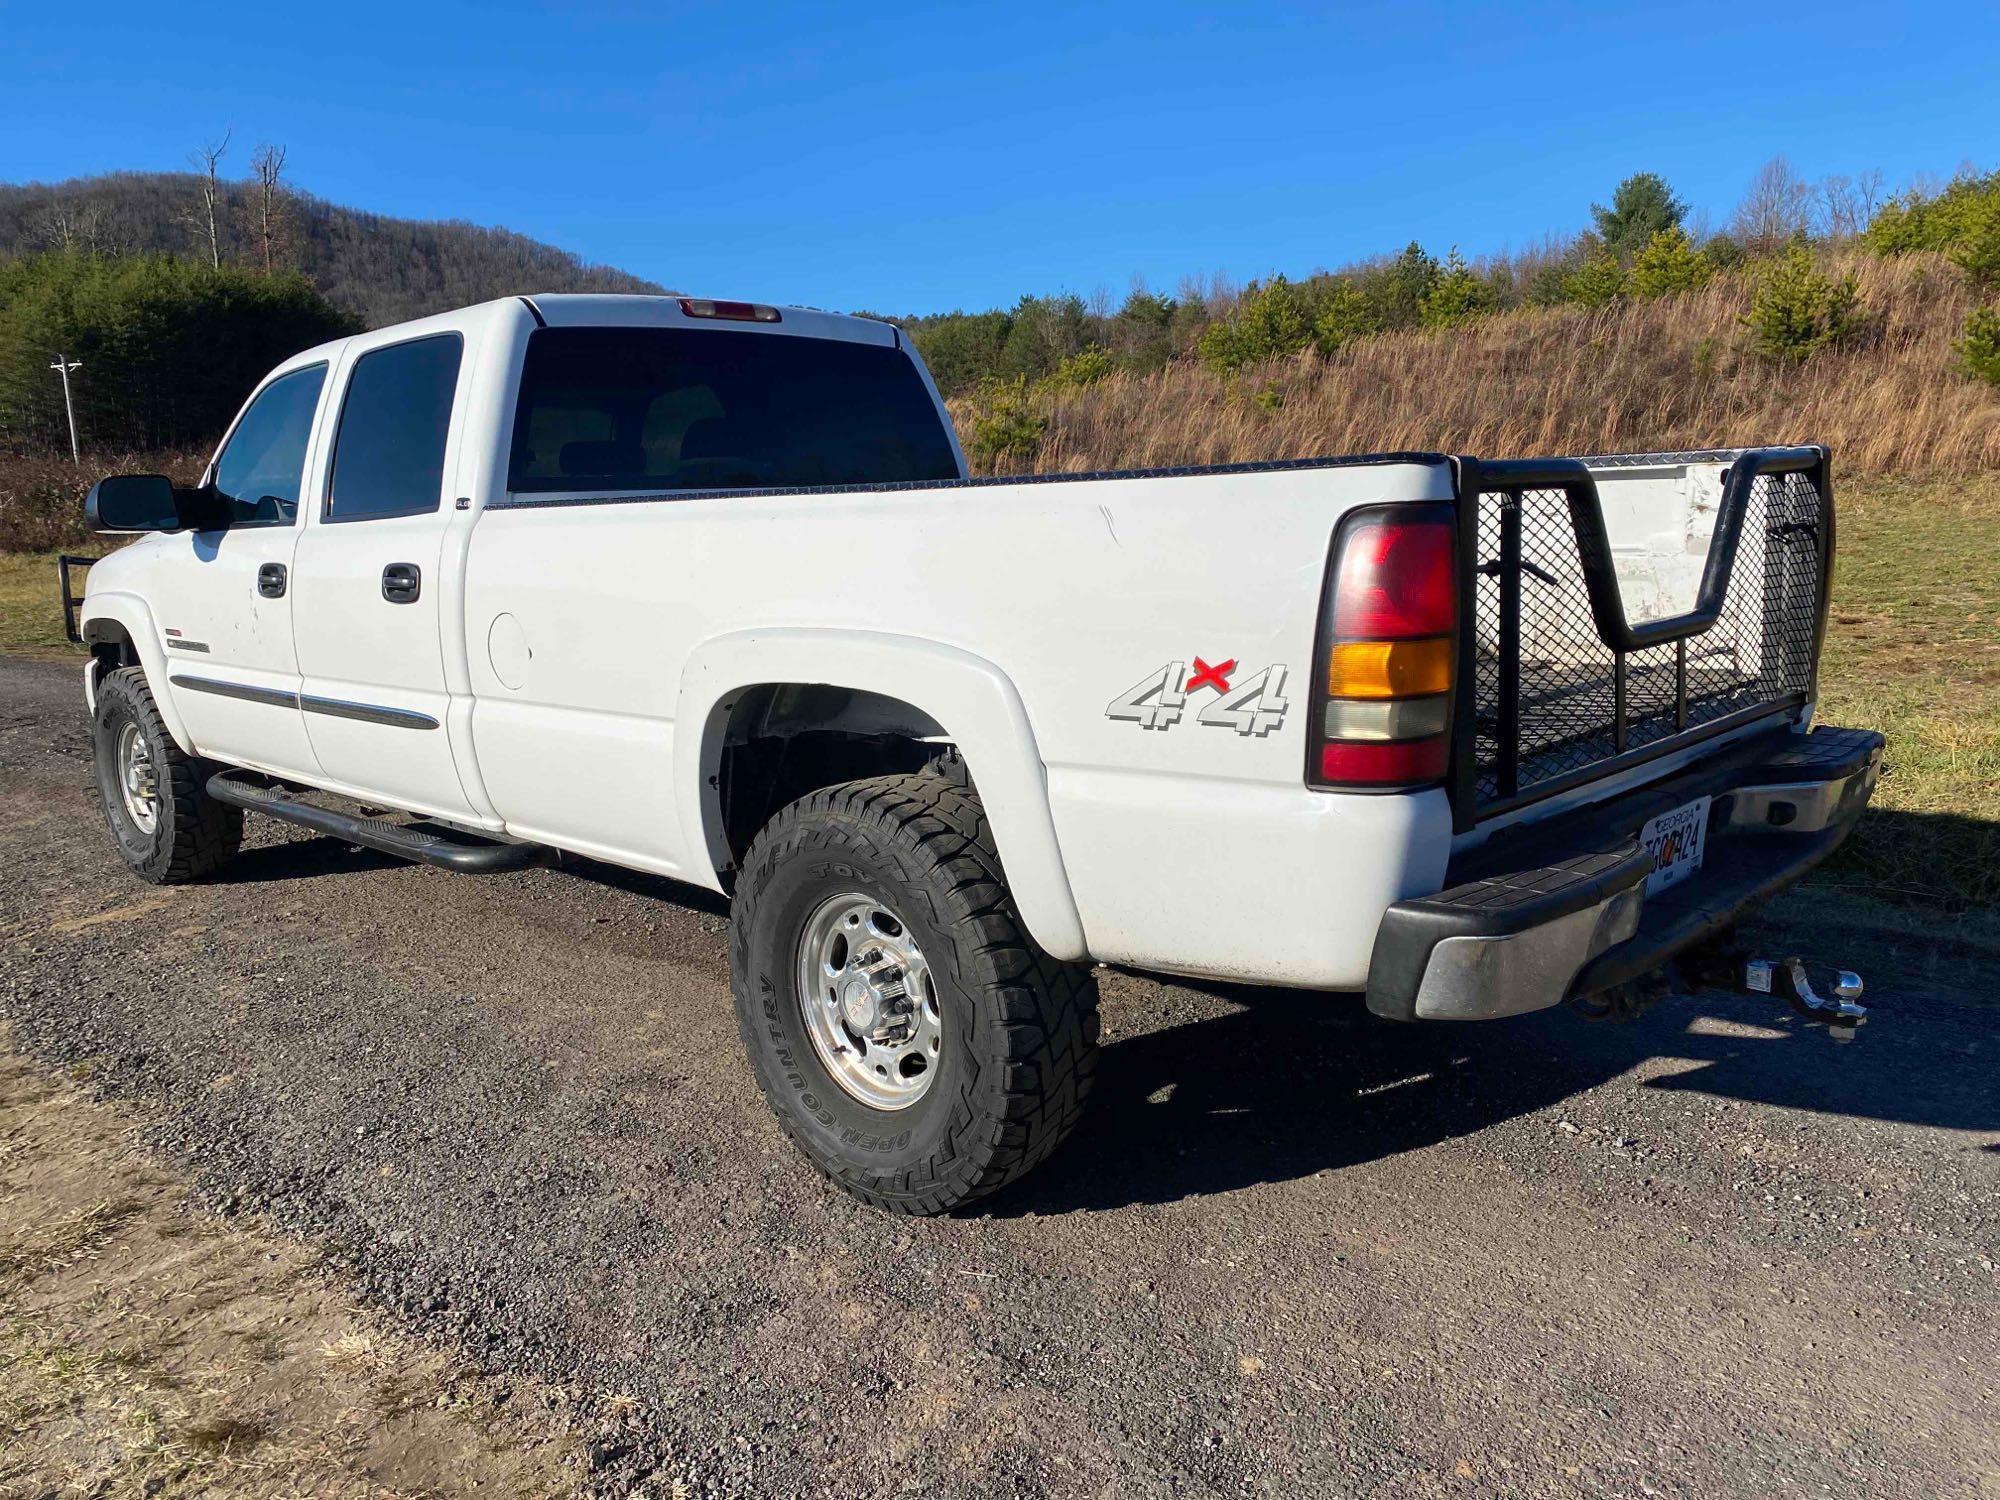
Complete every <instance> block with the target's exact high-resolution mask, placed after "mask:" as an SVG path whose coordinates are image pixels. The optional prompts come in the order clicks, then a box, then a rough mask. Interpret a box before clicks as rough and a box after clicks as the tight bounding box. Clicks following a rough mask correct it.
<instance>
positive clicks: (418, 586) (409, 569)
mask: <svg viewBox="0 0 2000 1500" xmlns="http://www.w3.org/2000/svg"><path fill="white" fill-rule="evenodd" d="M423 587H424V575H423V573H422V572H421V571H419V569H418V567H417V565H416V564H415V563H390V564H389V566H388V567H386V568H384V569H383V570H382V597H383V598H384V599H387V600H388V601H389V602H390V603H391V604H415V603H416V602H417V595H418V594H420V593H422V592H423Z"/></svg>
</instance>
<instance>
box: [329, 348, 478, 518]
mask: <svg viewBox="0 0 2000 1500" xmlns="http://www.w3.org/2000/svg"><path fill="white" fill-rule="evenodd" d="M464 349H465V343H464V340H462V339H460V338H459V336H458V335H457V334H455V333H446V334H439V335H438V336H437V337H435V338H427V339H412V340H410V342H409V343H407V344H391V345H389V346H388V347H387V348H385V349H371V350H370V351H369V352H368V353H366V354H364V355H362V356H361V357H360V358H359V359H357V360H356V361H355V362H354V373H353V374H352V375H350V376H349V377H348V379H347V395H346V397H345V398H344V399H343V400H342V402H341V406H340V427H339V429H338V431H337V432H336V433H335V436H334V440H333V472H332V473H331V474H330V475H329V476H328V479H327V486H326V519H327V520H329V521H374V520H380V519H381V518H382V517H384V516H421V515H427V514H429V513H430V512H431V511H434V510H436V509H437V508H438V505H439V502H440V501H441V500H442V499H443V498H444V443H445V436H446V434H447V433H449V432H450V430H451V398H452V392H453V391H454V390H455V389H456V388H457V386H458V361H459V357H460V355H461V354H462V353H463V352H464Z"/></svg>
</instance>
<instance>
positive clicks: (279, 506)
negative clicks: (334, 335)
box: [214, 365, 326, 527]
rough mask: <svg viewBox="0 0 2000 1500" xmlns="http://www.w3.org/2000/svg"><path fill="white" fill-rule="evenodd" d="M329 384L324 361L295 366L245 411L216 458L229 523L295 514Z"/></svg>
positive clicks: (287, 519)
mask: <svg viewBox="0 0 2000 1500" xmlns="http://www.w3.org/2000/svg"><path fill="white" fill-rule="evenodd" d="M325 384H326V366H325V365H312V366H310V367H308V368H307V369H303V370H293V371H291V372H290V373H288V374H284V375H280V376H279V377H278V378H277V379H276V380H274V381H272V382H271V383H270V384H269V385H267V386H265V387H264V389H263V390H261V391H259V392H258V393H257V398H256V400H254V401H252V402H251V403H250V405H249V407H248V408H247V409H246V410H245V411H244V413H243V416H242V418H241V420H239V421H238V422H237V424H236V430H235V431H234V432H232V433H230V434H229V441H228V442H226V443H224V444H223V445H222V452H221V453H220V454H219V455H217V457H216V460H215V481H214V487H215V493H216V494H217V495H218V496H219V497H220V498H221V499H223V500H225V501H227V502H228V504H229V524H230V526H232V527H238V526H289V525H291V524H292V522H293V520H294V519H295V518H296V517H297V515H298V513H299V488H300V486H301V485H302V484H303V483H304V482H305V468H306V440H307V439H308V438H310V437H311V436H312V424H313V413H314V412H315V411H316V410H318V408H319V392H320V387H321V386H323V385H325Z"/></svg>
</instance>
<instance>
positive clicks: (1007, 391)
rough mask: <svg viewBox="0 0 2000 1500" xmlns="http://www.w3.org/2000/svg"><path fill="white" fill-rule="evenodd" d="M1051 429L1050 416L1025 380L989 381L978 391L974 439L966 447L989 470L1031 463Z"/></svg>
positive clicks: (970, 455) (973, 426) (974, 458)
mask: <svg viewBox="0 0 2000 1500" xmlns="http://www.w3.org/2000/svg"><path fill="white" fill-rule="evenodd" d="M1048 430H1049V419H1048V415H1047V413H1045V412H1044V411H1042V410H1041V409H1040V407H1039V405H1038V403H1037V402H1036V400H1035V397H1034V393H1033V392H1032V391H1031V390H1029V388H1028V382H1027V380H1026V379H1025V378H1024V377H1022V376H1018V375H1017V376H1015V377H1014V379H1012V380H989V381H987V382H986V383H985V384H984V385H982V386H981V387H980V388H979V395H978V398H977V401H976V403H975V405H974V406H973V409H972V440H971V441H970V442H968V443H967V444H966V445H965V451H966V456H967V457H969V458H970V459H971V460H972V461H973V462H974V463H975V464H978V465H980V466H981V467H983V468H988V469H997V468H999V467H1000V466H1001V465H1002V464H1005V463H1007V462H1009V461H1013V462H1015V463H1018V464H1020V465H1024V466H1025V465H1027V464H1032V463H1033V462H1034V460H1035V456H1036V455H1037V454H1038V453H1040V452H1041V449H1042V439H1043V438H1044V437H1046V436H1047V435H1048Z"/></svg>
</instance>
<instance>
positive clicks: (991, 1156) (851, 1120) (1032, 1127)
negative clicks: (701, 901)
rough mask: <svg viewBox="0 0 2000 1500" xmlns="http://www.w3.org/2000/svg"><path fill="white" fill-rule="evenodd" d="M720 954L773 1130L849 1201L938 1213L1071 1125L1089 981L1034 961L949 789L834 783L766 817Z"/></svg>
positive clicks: (1013, 1172) (1076, 968)
mask: <svg viewBox="0 0 2000 1500" xmlns="http://www.w3.org/2000/svg"><path fill="white" fill-rule="evenodd" d="M730 957H731V964H730V968H731V979H732V984H733V988H734V990H735V995H736V1008H737V1018H738V1021H739V1023H740V1025H741V1027H742V1032H743V1043H744V1046H745V1048H746V1049H747V1050H748V1052H749V1055H750V1061H751V1063H752V1065H753V1067H754V1068H755V1070H756V1073H757V1081H758V1083H759V1084H760V1085H761V1086H762V1088H763V1090H764V1094H765V1097H766V1098H767V1099H768V1100H769V1101H770V1104H771V1107H772V1109H773V1110H774V1111H775V1112H776V1114H777V1117H778V1122H779V1124H780V1125H782V1126H783V1127H784V1130H785V1133H786V1134H787V1135H789V1136H790V1137H791V1138H792V1140H793V1141H794V1142H795V1143H796V1144H797V1145H798V1146H799V1148H800V1149H801V1150H802V1151H804V1152H805V1154H806V1155H807V1156H808V1157H810V1158H811V1159H812V1160H813V1162H814V1163H815V1164H816V1165H817V1166H818V1167H819V1168H820V1170H821V1171H823V1172H825V1173H826V1174H827V1176H829V1177H831V1178H832V1179H833V1180H834V1181H835V1182H837V1183H838V1184H840V1186H841V1187H843V1188H845V1189H846V1190H847V1191H848V1192H850V1193H852V1194H853V1195H854V1196H856V1197H857V1198H861V1199H863V1200H864V1201H866V1202H868V1203H872V1204H875V1205H876V1206H878V1207H881V1208H886V1209H889V1210H891V1211H894V1212H897V1213H928V1214H934V1213H943V1212H946V1211H947V1210H950V1209H953V1208H956V1207H958V1206H959V1205H961V1204H963V1203H967V1202H970V1201H971V1200H973V1199H975V1198H978V1197H981V1196H983V1195H984V1194H987V1193H990V1192H993V1191H994V1190H995V1189H997V1188H1000V1187H1002V1186H1004V1185H1005V1184H1007V1183H1009V1182H1012V1181H1014V1180H1015V1179H1016V1178H1018V1177H1020V1176H1021V1175H1022V1174H1023V1173H1025V1172H1027V1171H1028V1170H1029V1169H1030V1168H1032V1167H1034V1166H1035V1165H1036V1164H1038V1163H1039V1162H1040V1161H1042V1160H1043V1158H1045V1157H1046V1156H1047V1155H1048V1154H1049V1153H1050V1152H1051V1151H1053V1150H1054V1149H1055V1148H1056V1146H1057V1144H1058V1143H1060V1142H1061V1140H1062V1139H1063V1137H1064V1136H1066V1135H1067V1134H1068V1133H1069V1131H1070V1129H1071V1127H1073V1126H1074V1125H1075V1123H1076V1120H1077V1116H1078V1114H1079V1112H1080V1111H1081V1109H1082V1107H1083V1103H1084V1099H1085V1097H1086V1096H1087V1094H1088V1092H1089V1088H1090V1082H1091V1077H1092V1074H1093V1072H1094V1070H1095V1065H1096V1043H1097V988H1096V984H1095V982H1094V981H1093V980H1092V978H1091V976H1090V972H1089V970H1088V969H1087V968H1085V967H1082V966H1080V965H1076V964H1065V963H1060V962H1058V961H1057V960H1055V959H1052V958H1050V957H1049V956H1048V955H1047V954H1046V953H1043V952H1042V951H1041V949H1039V948H1038V947H1036V946H1035V943H1034V940H1033V939H1032V938H1031V937H1029V935H1028V933H1027V929H1026V928H1025V927H1024V926H1023V925H1022V923H1021V919H1020V916H1019V914H1018V913H1017V912H1016V911H1015V909H1014V903H1013V899H1012V897H1011V896H1010V894H1009V893H1008V890H1007V886H1006V883H1005V879H1004V876H1003V874H1002V871H1001V868H1000V860H999V856H998V853H997V852H996V850H995V849H994V846H993V839H992V834H991V831H990V830H989V828H988V827H987V823H986V817H985V812H984V810H983V809H982V808H981V807H980V805H979V799H978V796H977V794H976V793H975V792H974V791H973V790H972V789H971V788H970V787H968V786H966V785H964V784H963V783H961V782H959V781H955V780H953V779H950V778H948V777H945V776H941V775H937V774H931V773H927V774H922V775H906V776H882V777H876V778H873V779H870V780H867V781H853V782H847V783H845V784H843V785H840V786H835V787H830V788H827V789H826V790H824V791H820V792H815V793H813V794H812V795H811V796H809V797H806V798H804V799H802V800H801V801H798V802H795V803H793V804H792V805H791V806H790V807H788V808H786V809H785V810H784V811H783V812H781V813H779V814H778V815H777V817H775V818H773V819H772V820H771V822H770V823H769V824H767V825H766V826H765V828H764V830H763V831H762V832H761V833H760V834H758V836H757V838H756V840H755V842H754V843H753V844H752V845H751V848H750V852H749V854H748V855H747V856H746V858H745V860H744V864H743V872H742V876H741V878H740V879H739V880H738V882H737V888H736V906H735V923H734V933H733V937H732V941H731V950H730Z"/></svg>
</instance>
